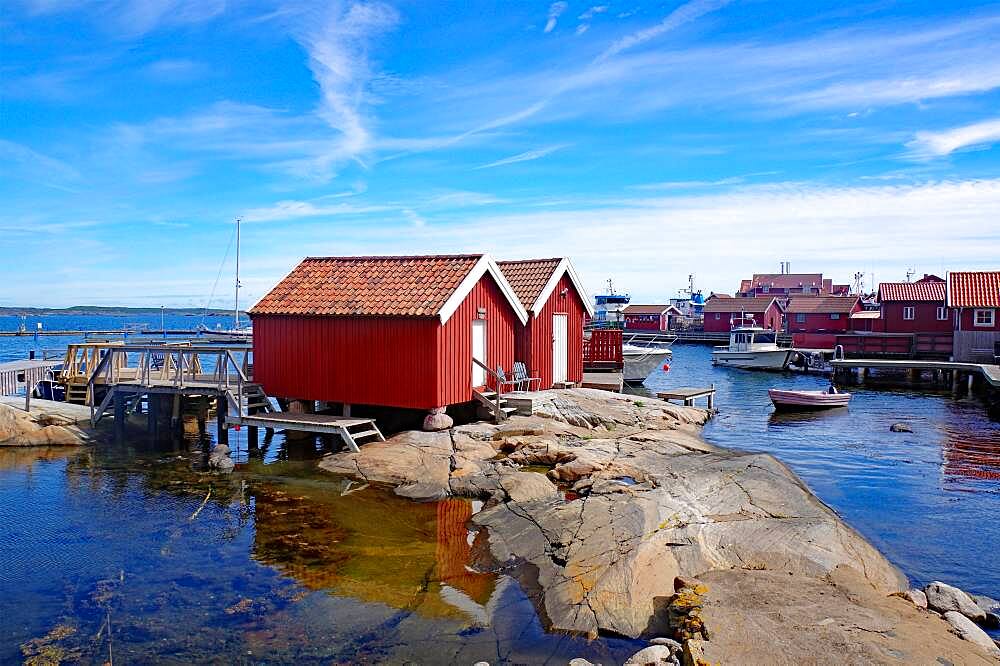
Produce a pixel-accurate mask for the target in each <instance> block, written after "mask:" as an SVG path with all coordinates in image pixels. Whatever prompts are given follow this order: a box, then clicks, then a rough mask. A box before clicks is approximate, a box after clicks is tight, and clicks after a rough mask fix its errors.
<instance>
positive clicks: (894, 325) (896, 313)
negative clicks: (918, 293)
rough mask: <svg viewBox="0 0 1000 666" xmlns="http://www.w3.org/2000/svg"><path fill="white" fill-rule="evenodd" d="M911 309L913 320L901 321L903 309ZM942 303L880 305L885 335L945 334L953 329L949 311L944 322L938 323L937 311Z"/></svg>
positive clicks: (894, 302)
mask: <svg viewBox="0 0 1000 666" xmlns="http://www.w3.org/2000/svg"><path fill="white" fill-rule="evenodd" d="M904 307H913V308H915V309H914V319H903V308H904ZM939 307H944V301H941V302H940V303H936V302H930V303H928V302H926V301H924V302H914V303H904V302H896V301H893V302H891V303H883V304H882V321H883V322H884V323H883V326H884V329H883V330H884V331H885V332H886V333H917V332H920V333H947V332H949V331H951V330H952V329H953V328H954V323H953V322H952V314H951V309H950V308H949V309H948V317H947V318H946V319H945V320H944V321H938V319H937V309H938V308H939Z"/></svg>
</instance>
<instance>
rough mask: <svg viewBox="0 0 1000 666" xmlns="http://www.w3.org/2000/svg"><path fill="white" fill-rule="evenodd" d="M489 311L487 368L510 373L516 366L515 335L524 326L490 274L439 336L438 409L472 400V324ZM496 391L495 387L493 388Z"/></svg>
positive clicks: (481, 281)
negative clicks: (482, 311) (481, 314)
mask: <svg viewBox="0 0 1000 666" xmlns="http://www.w3.org/2000/svg"><path fill="white" fill-rule="evenodd" d="M479 308H485V310H486V315H485V317H486V365H487V366H489V368H490V369H491V370H496V367H497V366H498V365H502V366H503V368H504V370H506V371H510V368H511V366H512V365H513V363H514V332H515V330H516V328H519V327H520V326H521V321H520V320H519V319H518V318H517V315H516V314H515V313H514V310H513V309H512V308H511V305H510V302H509V301H508V300H507V299H506V298H505V297H504V295H503V292H501V291H500V287H498V286H497V283H496V281H495V280H494V279H493V276H492V275H490V274H488V273H487V274H486V275H484V276H483V279H481V280H480V281H479V283H478V284H476V286H475V287H474V288H473V289H472V291H471V292H469V295H468V296H466V297H465V300H464V301H462V304H461V305H460V306H459V308H458V310H456V311H455V313H454V314H453V315H452V316H451V318H450V319H448V321H447V322H446V323H445V325H444V326H442V327H440V329H439V330H438V333H437V344H436V348H437V363H436V366H437V368H438V375H439V379H438V386H437V394H436V399H437V402H436V404H435V405H430V406H429V407H435V406H442V405H453V404H456V403H460V402H468V401H469V400H472V321H473V320H474V319H477V318H478V316H479ZM491 388H492V384H491Z"/></svg>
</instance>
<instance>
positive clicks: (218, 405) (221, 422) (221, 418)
mask: <svg viewBox="0 0 1000 666" xmlns="http://www.w3.org/2000/svg"><path fill="white" fill-rule="evenodd" d="M228 412H229V403H227V402H226V397H225V396H222V395H220V396H219V397H218V398H216V401H215V420H216V424H217V425H218V429H219V433H218V443H219V444H229V430H228V429H227V428H226V414H227V413H228Z"/></svg>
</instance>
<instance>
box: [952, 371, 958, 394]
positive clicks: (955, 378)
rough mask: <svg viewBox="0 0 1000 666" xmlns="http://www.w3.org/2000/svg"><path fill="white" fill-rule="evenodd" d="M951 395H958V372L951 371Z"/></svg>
mask: <svg viewBox="0 0 1000 666" xmlns="http://www.w3.org/2000/svg"><path fill="white" fill-rule="evenodd" d="M951 393H952V395H958V370H952V371H951Z"/></svg>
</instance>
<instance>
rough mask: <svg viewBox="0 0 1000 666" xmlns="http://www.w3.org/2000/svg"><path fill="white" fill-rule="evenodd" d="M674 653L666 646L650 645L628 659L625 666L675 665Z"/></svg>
mask: <svg viewBox="0 0 1000 666" xmlns="http://www.w3.org/2000/svg"><path fill="white" fill-rule="evenodd" d="M673 663H675V660H674V656H673V652H671V650H670V648H669V647H667V646H666V645H650V646H649V647H648V648H643V649H642V650H639V651H638V652H636V653H635V654H634V655H632V656H631V657H629V658H628V660H627V661H626V662H625V666H646V665H647V664H655V665H656V666H660V664H673Z"/></svg>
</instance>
